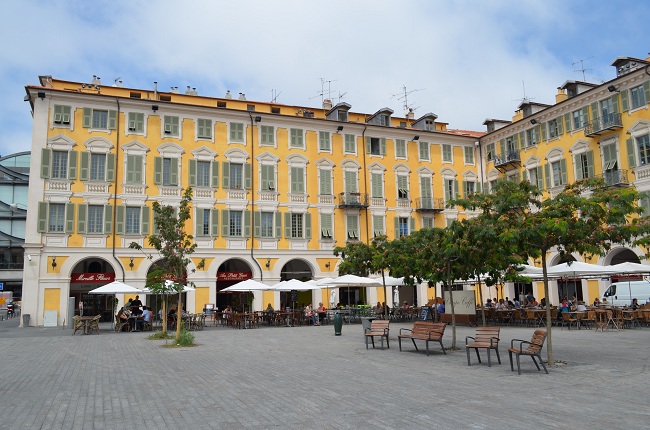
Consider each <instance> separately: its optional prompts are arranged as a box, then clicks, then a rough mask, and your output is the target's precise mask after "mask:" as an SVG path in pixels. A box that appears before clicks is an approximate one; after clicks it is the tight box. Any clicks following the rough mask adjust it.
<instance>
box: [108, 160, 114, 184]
mask: <svg viewBox="0 0 650 430" xmlns="http://www.w3.org/2000/svg"><path fill="white" fill-rule="evenodd" d="M114 180H115V154H106V182H113V181H114Z"/></svg>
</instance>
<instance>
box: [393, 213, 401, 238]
mask: <svg viewBox="0 0 650 430" xmlns="http://www.w3.org/2000/svg"><path fill="white" fill-rule="evenodd" d="M393 223H394V227H395V239H399V237H400V236H399V217H397V216H396V217H395V218H393Z"/></svg>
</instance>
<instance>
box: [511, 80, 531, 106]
mask: <svg viewBox="0 0 650 430" xmlns="http://www.w3.org/2000/svg"><path fill="white" fill-rule="evenodd" d="M521 86H522V88H523V89H524V96H523V97H522V98H520V99H514V101H518V102H519V104H522V103H528V102H529V101H531V100H534V99H535V97H528V96H527V95H526V83H525V82H524V81H521Z"/></svg>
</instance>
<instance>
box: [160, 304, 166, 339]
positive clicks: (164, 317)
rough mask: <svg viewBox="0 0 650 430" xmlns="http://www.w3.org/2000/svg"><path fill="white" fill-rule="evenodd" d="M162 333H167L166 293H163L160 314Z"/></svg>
mask: <svg viewBox="0 0 650 430" xmlns="http://www.w3.org/2000/svg"><path fill="white" fill-rule="evenodd" d="M160 319H161V321H160V323H161V324H162V332H163V334H165V335H166V334H167V294H163V302H162V315H160Z"/></svg>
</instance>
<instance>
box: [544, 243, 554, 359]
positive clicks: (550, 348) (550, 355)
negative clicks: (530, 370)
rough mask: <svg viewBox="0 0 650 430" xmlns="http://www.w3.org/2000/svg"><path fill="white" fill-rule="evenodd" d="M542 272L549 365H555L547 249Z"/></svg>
mask: <svg viewBox="0 0 650 430" xmlns="http://www.w3.org/2000/svg"><path fill="white" fill-rule="evenodd" d="M542 273H543V274H544V294H545V298H546V355H547V357H548V365H549V366H554V365H555V360H554V359H553V341H552V338H551V327H552V326H553V320H552V319H551V304H550V301H551V300H550V297H549V295H548V272H547V271H546V250H542Z"/></svg>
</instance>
